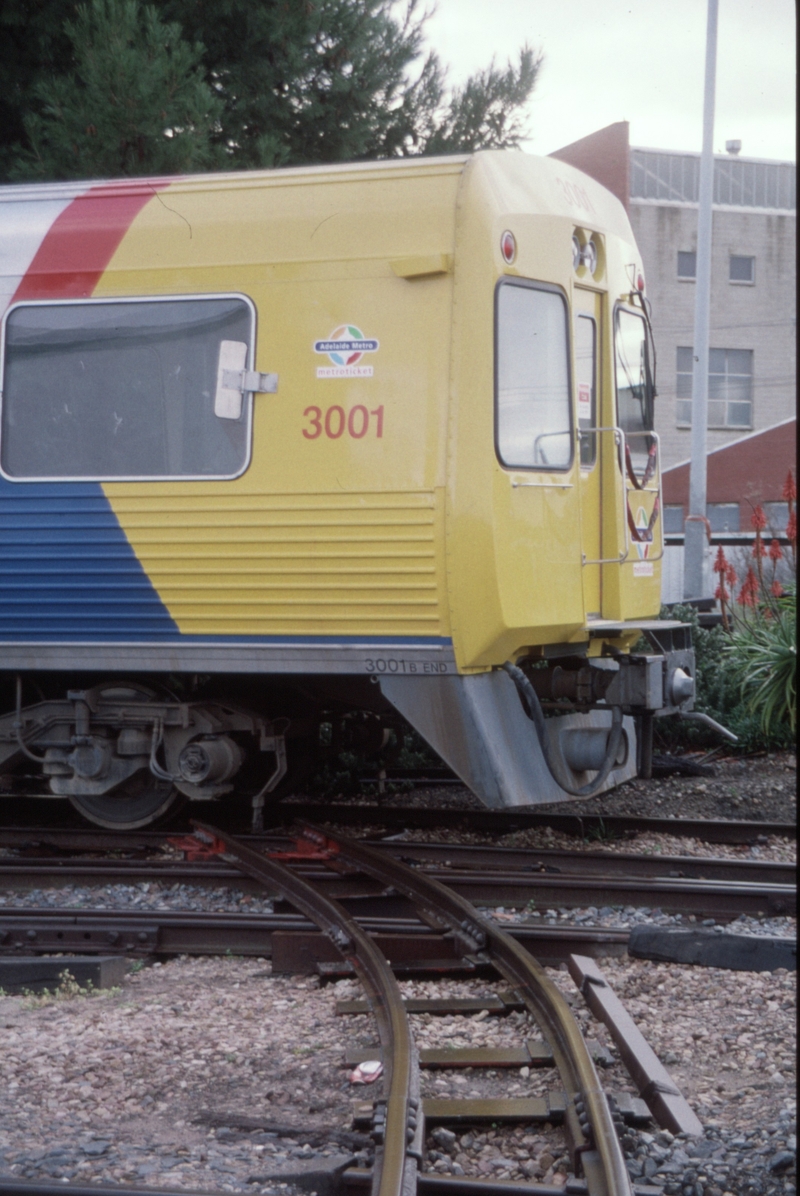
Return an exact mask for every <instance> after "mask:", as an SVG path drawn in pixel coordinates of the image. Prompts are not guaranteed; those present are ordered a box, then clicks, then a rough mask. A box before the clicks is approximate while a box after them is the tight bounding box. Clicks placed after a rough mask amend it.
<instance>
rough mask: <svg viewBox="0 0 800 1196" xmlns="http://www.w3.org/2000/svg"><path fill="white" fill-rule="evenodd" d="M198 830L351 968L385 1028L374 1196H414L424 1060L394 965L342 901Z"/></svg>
mask: <svg viewBox="0 0 800 1196" xmlns="http://www.w3.org/2000/svg"><path fill="white" fill-rule="evenodd" d="M194 826H195V828H196V830H197V831H198V832H199V833H200V834H201V835H205V836H208V838H209V840H210V846H211V848H212V849H213V850H218V848H219V847H220V845H221V848H222V850H218V854H222V855H224V856H226V857H227V858H229V859H231V858H232V859H234V860H235V861H236V864H237V866H238V867H239V868H241V869H242V871H243V872H246V873H247V874H248V875H249V876H252V877H254V878H255V879H256V880H258V881H260V882H261V883H262V884H264V885H266V886H268V887H270V888H276V889H278V890H279V891H280V892H281V893H282V894H283V895H284V896H285V897H286V898H287V899H288V900H289V901H291V902H292V904H293V905H295V906H296V907H297V909H299V910H300V911H301V912H302V913H304V914H305V915H306V917H308V918H310V919H311V920H312V921H313V922H315V923H316V925H317V926H319V928H320V930H321V931H322V932H323V934H325V935H326V936H327V937H328V938H329V939H330V940H331V942H332V943H333V944H334V946H335V947H336V949H337V950H338V951H339V952H340V953H341V955H342V956H343V957H344V958H345V959H346V960H348V962H349V963H351V964H352V966H353V968H354V970H355V972H356V974H357V976H358V978H359V980H360V981H361V983H362V985H363V987H364V990H365V992H366V994H367V999H368V1000H369V1002H370V1005H371V1007H372V1012H373V1014H374V1016H375V1020H376V1022H377V1024H378V1034H379V1037H380V1041H381V1047H382V1053H383V1060H384V1086H383V1094H384V1095H383V1103H382V1104H379V1105H378V1116H377V1118H376V1121H375V1123H374V1125H373V1137H374V1138H375V1139H376V1151H375V1164H374V1167H373V1178H372V1189H371V1190H372V1196H413V1194H414V1193H415V1192H416V1172H417V1162H418V1158H417V1157H414V1151H413V1147H414V1145H415V1143H416V1139H417V1126H416V1123H417V1118H418V1114H419V1104H420V1089H419V1061H418V1059H417V1054H416V1048H415V1046H414V1042H413V1039H412V1037H411V1030H410V1027H409V1024H408V1016H407V1014H406V1010H405V1006H404V1005H403V998H402V996H401V993H400V988H399V986H398V984H397V981H396V979H395V977H394V974H393V972H392V970H391V968H390V967H389V965H388V963H387V962H386V960H385V958H384V957H383V955H381V953H380V951H379V950H378V949H377V947H376V945H375V943H374V942H373V941H372V939H370V937H369V935H368V934H366V933H365V931H364V930H362V928H361V927H360V926H359V925H358V923H357V922H356V921H355V920H354V919H353V918H351V917H350V915H349V914H348V913H347V912H346V911H345V910H344V909H343V908H342V907H341V906H340V905H338V903H337V902H335V901H331V900H330V899H329V898H327V897H324V896H323V895H322V894H321V893H320V892H318V890H317V889H315V888H314V887H313V886H311V885H309V884H308V883H307V882H306V881H304V880H302V879H301V878H300V877H298V876H297V875H296V874H295V873H294V872H292V871H290V870H289V869H288V868H285V867H284V866H283V865H282V864H280V863H278V862H277V861H276V860H271V859H268V858H267V857H266V856H263V855H261V854H259V852H257V851H253V849H252V848H251V847H247V846H246V845H245V844H243V843H241V842H239V840H238V839H235V838H234V837H233V836H232V835H229V834H227V833H226V832H225V831H220V830H217V829H216V827H212V826H206V825H205V824H204V823H201V822H195V823H194ZM419 1120H420V1122H421V1115H420V1116H419Z"/></svg>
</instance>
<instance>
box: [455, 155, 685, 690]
mask: <svg viewBox="0 0 800 1196" xmlns="http://www.w3.org/2000/svg"><path fill="white" fill-rule="evenodd" d="M519 157H520V162H519V163H516V162H514V161H512V162H511V163H510V164H505V165H506V166H508V165H510V167H511V171H510V172H509V170H506V171H504V172H503V174H502V176H499V175H496V174H494V173H493V171H492V168H493V166H494V165H495V164H496V163H495V162H494V161H493V160H492V156H489V158H488V160H484V159H482V158H477V159H475V160H473V162H471V163H470V165H469V166H468V168H467V171H466V172H465V180H464V184H463V185H464V188H465V189H468V188H469V189H471V190H472V192H473V195H472V196H471V199H472V202H470V203H464V204H463V207H462V210H463V212H464V216H463V218H462V221H461V226H460V228H459V229H458V230H457V257H456V262H457V264H456V279H455V302H454V311H455V319H454V355H453V357H454V362H455V374H456V378H455V388H454V389H455V394H454V396H453V403H452V414H451V419H452V429H451V438H452V441H453V443H454V444H455V445H457V449H456V450H455V452H453V451H452V450H451V461H452V462H453V468H452V470H451V476H450V485H451V493H450V504H451V506H450V509H451V523H450V528H451V534H452V535H454V536H455V538H456V540H459V538H460V537H461V536H462V535H463V537H464V540H465V541H466V540H467V539H469V540H470V541H471V542H472V544H473V551H472V553H471V554H466V553H462V552H459V551H456V552H454V553H453V554H452V555H453V557H454V558H456V559H457V560H458V561H460V563H461V571H460V572H459V575H458V578H457V580H454V582H453V584H451V587H450V593H451V595H452V596H453V599H452V600H453V602H454V603H455V604H458V605H459V606H460V605H462V604H463V607H464V614H463V615H462V614H461V611H460V610H455V611H454V617H453V622H454V625H455V633H454V639H455V642H456V646H457V648H456V650H457V655H458V654H459V649H460V650H461V655H462V661H463V666H464V667H467V668H469V667H480V666H481V665H485V664H494V663H496V661H497V658H498V657H502V656H504V657H505V658H506V659H508V658H510V657H512V656H514V655H515V654H519V653H521V652H525V651H529V650H536V649H537V648H543V647H544V646H548V650H550V648H551V646H552V645H558V644H561V645H569V646H570V649H569V650H570V651H571V652H575V651H576V650H578V649H579V646H581V645H582V646H583V649H584V650H585V651H590V644H591V642H592V640H593V639H594V638H595V637H594V634H593V633H594V632H595V631H598V630H599V629H600V628H601V627H602V626H603V625H606V626H607V625H609V623H610V622H613V623H620V622H623V623H624V622H630V621H631V620H633V619H637V618H638V619H641V618H643V617H647V616H654V615H656V614H657V612H658V609H659V601H660V598H659V594H660V565H659V562H660V559H661V556H662V555H663V536H662V527H661V520H660V518H659V511H660V501H659V486H660V475H659V468H658V438H657V435H656V433H655V432H654V430H653V413H654V397H655V387H654V380H653V354H652V337H651V335H650V332H649V325H648V314H647V311H646V304H645V300H644V296H643V289H644V281H643V273H642V267H641V259H640V257H639V255H638V250H637V249H636V246H635V244H634V243H633V241H632V238H631V233H630V227H629V225H628V223H627V219H626V218H625V215H624V212H623V211H622V208H621V206H620V205H619V204H618V203H617V202H616V201H615V200H614V199H613V198H612V197H611V196H610V195H609V194H608V193H607V192H605V191H603V190H602V189H600V188H592V189H591V190H590V188H589V187H588V186H582V185H580V184H578V183H576V181H575V172H567V171H565V169H564V168H563V167H562V166H561V164H560V163H557V162H548V163H547V165H546V169H542V167H544V165H545V164H544V163H542V162H539V163H538V167H539V169H538V171H537V172H536V173H535V174H534V173H533V172H532V171H531V170H530V169H529V162H528V161H526V160H525V159H523V158H522V156H521V155H520V156H519ZM517 166H518V167H519V169H518V170H515V168H516V167H517ZM509 174H511V177H509ZM579 177H580V176H579ZM587 182H588V181H587ZM479 286H480V287H482V289H483V292H484V294H486V293H488V294H491V296H492V309H491V313H489V311H487V310H486V307H484V308H483V312H484V314H485V316H487V317H489V316H490V319H487V320H486V321H485V323H484V325H483V327H481V326H480V322H479V315H478V312H477V310H476V307H477V305H473V307H472V308H470V307H469V306H468V304H467V303H466V300H465V299H463V298H462V295H463V292H465V291H466V290H467V289H469V290H471V291H472V292H473V293H474V291H475V290H476V289H477V288H478V287H479ZM459 317H461V318H460V319H459ZM487 326H490V327H491V335H490V336H489V335H487V331H486V329H487ZM478 381H480V385H478ZM484 386H485V389H484ZM490 387H491V390H490V389H489V388H490ZM488 393H491V394H492V395H493V406H492V412H491V420H492V422H491V424H490V423H489V420H488V419H487V415H488V411H487V410H486V406H485V403H484V396H485V395H487V394H488ZM468 491H469V495H470V497H468V494H467V492H468ZM479 512H480V514H479ZM478 545H480V547H479V548H478ZM476 555H477V557H478V558H479V559H482V560H484V561H485V562H486V563H487V564H491V566H492V568H491V569H490V571H489V576H487V575H486V574H484V575H483V576H482V577H477V576H475V573H474V570H471V569H470V568H469V565H468V563H467V561H468V560H474V559H475V557H476ZM455 567H456V568H458V566H455ZM467 607H469V609H470V611H471V615H470V617H469V618H467V617H466V608H467ZM476 613H477V617H476ZM637 634H638V633H637ZM633 638H634V639H635V638H636V636H633ZM630 642H632V641H631V640H630V638H629V639H628V641H627V645H629V644H630ZM599 647H600V645H599V643H598V644H596V645H595V646H594V647H593V648H592V649H591V650H592V651H595V650H597V649H599Z"/></svg>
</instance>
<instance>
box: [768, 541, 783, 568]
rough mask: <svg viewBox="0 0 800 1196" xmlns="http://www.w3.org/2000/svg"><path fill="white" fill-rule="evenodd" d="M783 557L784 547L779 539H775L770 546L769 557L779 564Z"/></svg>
mask: <svg viewBox="0 0 800 1196" xmlns="http://www.w3.org/2000/svg"><path fill="white" fill-rule="evenodd" d="M782 557H783V549H782V548H781V546H780V544H779V543H778V541H777V540H773V541H772V543H771V544H770V546H769V559H770V560H771V561H774V562H775V564H776V565H777V563H778V561H779V560H781V558H782Z"/></svg>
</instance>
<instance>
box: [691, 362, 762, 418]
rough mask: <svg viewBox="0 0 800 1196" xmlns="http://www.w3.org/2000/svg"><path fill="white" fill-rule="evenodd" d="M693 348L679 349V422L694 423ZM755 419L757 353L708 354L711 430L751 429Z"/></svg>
mask: <svg viewBox="0 0 800 1196" xmlns="http://www.w3.org/2000/svg"><path fill="white" fill-rule="evenodd" d="M692 363H693V350H692V349H691V347H686V346H679V347H678V352H677V374H676V397H677V404H676V422H677V424H678V427H683V428H688V427H690V426H691V423H692ZM752 419H753V350H752V349H710V350H709V354H708V426H709V428H750V427H752Z"/></svg>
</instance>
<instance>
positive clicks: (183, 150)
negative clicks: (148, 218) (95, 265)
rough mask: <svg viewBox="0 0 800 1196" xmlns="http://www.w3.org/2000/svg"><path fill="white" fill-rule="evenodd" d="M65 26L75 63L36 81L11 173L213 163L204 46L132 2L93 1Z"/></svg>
mask: <svg viewBox="0 0 800 1196" xmlns="http://www.w3.org/2000/svg"><path fill="white" fill-rule="evenodd" d="M64 31H65V33H66V35H67V37H68V39H69V41H70V43H71V45H72V51H73V54H72V58H73V63H74V66H73V70H72V71H70V72H69V73H67V74H63V75H55V76H50V77H49V78H42V79H40V80H38V82H37V83H36V84H35V85H34V87H33V97H34V100H35V101H37V106H38V111H33V112H30V113H28V114H27V115H26V116H25V117H24V118H23V127H24V129H25V132H26V134H27V137H28V141H29V146H30V148H28V149H25V150H22V151H21V153H20V154H19V156H18V159H17V162H16V163H15V164H14V166H13V167H12V169H11V171H10V173H11V177H12V178H13V177H23V178H26V177H27V178H30V177H32V176H33V177H39V178H43V179H47V178H86V177H101V178H102V177H108V176H109V175H112V176H113V175H132V174H141V173H143V172H144V171H151V172H153V173H160V174H169V173H175V172H180V171H188V170H192V169H196V168H198V167H203V166H207V165H210V164H211V163H212V161H213V159H214V149H213V146H212V142H211V134H212V131H213V129H214V127H215V125H216V124H217V122H218V119H219V115H220V112H221V108H222V105H221V102H220V101H219V99H218V98H217V97H216V96H215V95H214V94H213V92H212V91H211V89H210V88H209V87H208V85H207V84H206V82H205V80H204V78H203V71H202V68H201V65H200V60H201V54H202V48H201V47H200V46H190V45H189V44H188V43H187V42H185V41H184V40H183V38H182V36H181V30H180V26H179V25H177V24H175V23H165V22H163V21H162V20H161V18H160V17H159V14H158V12H157V11H156V9H155V8H153V7H152V6H149V5H148V6H145V7H142V8H140V7H139V5H138V3H137V0H91V4H90V5H82V6H80V7H79V8H78V10H77V16H76V18H75V20H74V21H68V22H66V23H65V26H64Z"/></svg>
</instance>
